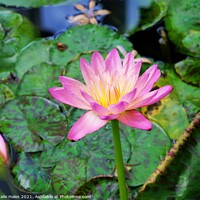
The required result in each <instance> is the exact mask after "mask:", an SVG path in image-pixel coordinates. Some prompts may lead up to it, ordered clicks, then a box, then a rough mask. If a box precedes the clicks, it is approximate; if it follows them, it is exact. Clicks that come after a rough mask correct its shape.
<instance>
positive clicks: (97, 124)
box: [49, 49, 172, 141]
mask: <svg viewBox="0 0 200 200" xmlns="http://www.w3.org/2000/svg"><path fill="white" fill-rule="evenodd" d="M141 66H142V61H138V62H137V63H135V62H134V57H133V54H132V53H128V54H127V55H126V56H125V58H124V60H123V63H122V61H121V59H120V56H119V54H118V52H117V50H116V49H113V50H112V51H111V52H110V53H109V54H108V56H107V58H106V59H105V61H104V59H103V57H102V56H101V54H100V53H98V52H94V53H93V55H92V58H91V63H90V64H89V63H88V62H87V61H86V60H85V59H83V58H82V59H81V60H80V67H81V72H82V75H83V78H84V80H85V83H86V85H84V84H83V83H81V82H79V81H78V80H75V79H72V78H69V77H65V76H60V81H61V83H62V85H63V87H56V88H50V89H49V92H50V93H51V95H52V96H53V97H54V98H55V99H57V100H58V101H60V102H62V103H64V104H68V105H70V106H73V107H76V108H80V109H85V110H88V112H86V113H85V114H84V115H83V116H82V117H81V118H80V119H79V120H78V121H77V122H76V123H75V124H74V125H73V127H72V128H71V130H70V131H69V134H68V139H70V140H75V141H76V140H79V139H81V138H83V137H84V136H85V135H86V134H90V133H93V132H94V131H96V130H98V129H100V128H101V127H103V126H104V125H106V124H107V123H108V121H110V120H113V119H117V120H118V121H120V122H122V123H123V124H125V125H128V126H130V127H133V128H138V129H143V130H151V128H152V124H151V122H150V121H149V120H148V119H146V118H145V117H144V116H143V115H142V114H141V113H140V112H139V111H137V110H136V109H137V108H139V107H142V106H148V105H151V104H154V103H156V102H158V101H160V100H161V99H162V98H164V97H165V96H166V95H168V94H169V93H170V92H171V91H172V86H170V85H167V86H164V87H161V88H159V89H157V90H154V91H151V92H150V90H151V89H152V87H153V85H154V83H155V82H156V81H157V80H158V79H159V77H160V75H161V73H160V70H159V69H158V67H157V65H153V66H151V67H150V68H149V69H147V70H146V72H144V73H143V74H142V76H139V73H140V68H141Z"/></svg>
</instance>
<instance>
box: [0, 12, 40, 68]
mask: <svg viewBox="0 0 200 200" xmlns="http://www.w3.org/2000/svg"><path fill="white" fill-rule="evenodd" d="M0 24H1V30H0V31H1V34H3V35H4V37H3V38H2V41H1V47H0V58H1V63H2V65H1V68H6V67H11V66H12V65H13V63H14V62H15V61H16V54H17V53H18V52H19V51H20V49H22V48H23V47H24V46H25V45H26V44H28V43H29V42H30V41H31V40H33V39H34V38H36V37H37V36H38V34H37V31H36V29H35V27H34V26H33V25H32V24H31V22H30V21H28V19H26V18H25V17H23V16H22V15H20V14H18V13H14V12H12V11H11V10H6V9H0ZM2 32H3V33H2ZM1 70H2V69H1Z"/></svg>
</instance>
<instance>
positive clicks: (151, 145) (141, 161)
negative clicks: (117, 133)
mask: <svg viewBox="0 0 200 200" xmlns="http://www.w3.org/2000/svg"><path fill="white" fill-rule="evenodd" d="M124 132H125V133H126V136H127V138H128V140H129V142H130V144H131V146H132V150H133V151H132V155H131V158H130V159H129V162H128V164H129V165H133V167H132V168H131V170H130V171H129V173H130V178H129V179H128V180H127V183H128V185H129V186H139V185H141V184H143V183H144V182H145V181H146V180H147V178H148V177H149V176H150V175H151V174H152V173H153V171H154V170H155V169H156V167H157V165H158V164H159V163H160V160H161V159H162V158H163V157H164V156H165V154H166V152H167V151H168V149H169V148H170V146H171V142H170V139H169V138H168V136H167V134H166V133H165V131H164V130H163V129H162V128H161V127H160V126H158V125H157V124H155V123H153V128H152V130H151V131H142V130H139V129H131V128H129V127H126V128H124ZM134 165H137V166H134Z"/></svg>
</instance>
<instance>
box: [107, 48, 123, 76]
mask: <svg viewBox="0 0 200 200" xmlns="http://www.w3.org/2000/svg"><path fill="white" fill-rule="evenodd" d="M105 64H106V71H109V72H110V74H111V75H112V74H114V73H115V72H118V73H120V71H121V69H122V63H121V59H120V56H119V53H118V51H117V49H113V50H111V51H110V53H109V54H108V56H107V57H106V60H105Z"/></svg>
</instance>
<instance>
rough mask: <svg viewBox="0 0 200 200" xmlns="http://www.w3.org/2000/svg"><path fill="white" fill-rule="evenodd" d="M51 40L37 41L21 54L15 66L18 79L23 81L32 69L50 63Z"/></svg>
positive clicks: (31, 43)
mask: <svg viewBox="0 0 200 200" xmlns="http://www.w3.org/2000/svg"><path fill="white" fill-rule="evenodd" d="M50 47H51V41H50V40H44V39H41V40H35V41H32V42H30V43H29V44H28V45H26V46H25V47H24V48H23V49H22V50H21V51H20V52H19V56H18V58H17V62H16V64H15V71H16V73H17V77H18V78H19V79H21V78H22V77H23V75H24V73H26V72H27V71H28V70H29V69H31V67H33V66H36V65H38V64H40V63H43V62H48V61H49V49H50Z"/></svg>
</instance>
